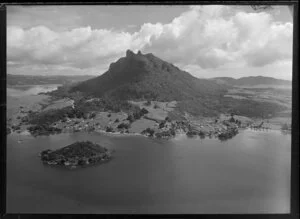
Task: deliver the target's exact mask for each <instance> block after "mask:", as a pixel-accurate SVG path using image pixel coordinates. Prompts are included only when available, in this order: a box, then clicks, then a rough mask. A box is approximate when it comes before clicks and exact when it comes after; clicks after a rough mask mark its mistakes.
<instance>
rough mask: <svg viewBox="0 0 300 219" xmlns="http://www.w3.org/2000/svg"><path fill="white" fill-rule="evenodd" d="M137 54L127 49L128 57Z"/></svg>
mask: <svg viewBox="0 0 300 219" xmlns="http://www.w3.org/2000/svg"><path fill="white" fill-rule="evenodd" d="M134 55H135V54H134V52H132V51H131V50H130V49H128V50H127V51H126V57H133V56H134Z"/></svg>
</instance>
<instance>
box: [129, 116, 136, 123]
mask: <svg viewBox="0 0 300 219" xmlns="http://www.w3.org/2000/svg"><path fill="white" fill-rule="evenodd" d="M127 120H128V121H129V122H131V123H132V122H134V120H135V119H134V117H133V115H131V114H130V115H128V117H127Z"/></svg>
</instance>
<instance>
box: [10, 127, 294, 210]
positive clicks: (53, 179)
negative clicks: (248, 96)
mask: <svg viewBox="0 0 300 219" xmlns="http://www.w3.org/2000/svg"><path fill="white" fill-rule="evenodd" d="M20 139H23V141H22V142H21V143H18V140H20ZM77 140H91V141H94V142H97V143H99V144H101V145H103V146H106V147H107V148H109V149H115V150H116V153H115V154H114V159H113V160H111V161H110V162H108V163H106V164H102V165H98V166H94V167H89V168H81V169H75V170H65V169H60V168H55V167H54V168H53V167H49V166H45V165H43V164H42V162H41V161H40V160H39V157H38V154H39V152H40V151H42V150H45V149H48V148H50V149H56V148H60V147H63V146H66V145H67V144H70V143H73V142H75V141H77ZM7 143H8V144H7V166H8V167H7V211H8V212H9V213H26V212H29V213H34V212H36V213H51V212H52V213H54V212H55V213H288V212H289V205H290V201H289V196H290V156H291V147H290V144H291V136H290V135H283V134H281V133H280V132H279V131H268V132H262V131H261V132H259V131H256V132H255V131H250V130H245V131H242V132H241V133H240V134H238V135H237V136H236V137H235V138H233V139H231V140H228V141H226V142H220V141H219V140H217V139H204V140H200V139H188V138H186V137H178V138H176V139H174V140H171V141H165V140H155V139H149V138H144V137H110V136H104V135H101V134H98V133H93V134H87V133H74V134H60V135H55V136H49V137H45V136H44V137H38V138H33V137H31V136H21V135H9V136H8V139H7Z"/></svg>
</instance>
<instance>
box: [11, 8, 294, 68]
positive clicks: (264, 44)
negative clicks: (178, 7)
mask: <svg viewBox="0 0 300 219" xmlns="http://www.w3.org/2000/svg"><path fill="white" fill-rule="evenodd" d="M22 10H24V9H22ZM12 16H13V15H11V16H10V17H12ZM272 16H273V15H271V14H270V13H268V12H259V13H250V12H245V11H238V10H232V8H231V7H230V6H218V5H215V6H213V5H209V6H191V7H190V8H189V9H188V10H187V11H186V12H184V13H182V14H181V15H179V16H178V17H176V18H174V19H173V20H172V21H171V22H170V23H165V24H163V23H155V24H152V23H144V24H143V25H142V26H141V27H140V29H139V30H137V31H136V32H134V33H130V32H126V31H120V30H119V31H118V30H115V29H93V28H91V27H90V26H83V27H76V28H72V29H68V30H54V29H51V27H49V26H47V25H37V26H34V27H30V28H22V27H20V26H16V25H14V26H12V25H9V26H8V29H7V58H8V62H9V63H10V65H12V66H13V65H24V66H25V65H26V66H30V65H33V66H37V65H48V66H51V65H52V66H56V67H57V66H61V69H63V68H67V69H68V70H70V69H77V70H78V71H80V69H81V70H82V71H83V72H87V69H89V70H91V69H93V71H94V70H95V69H97V67H98V69H103V66H107V67H108V66H109V63H110V62H112V61H115V60H116V59H118V58H119V57H121V56H123V55H124V54H125V51H126V50H127V49H132V50H134V51H137V50H142V52H152V53H154V54H155V55H157V56H159V57H160V58H162V59H165V60H167V61H170V62H173V63H174V64H178V65H180V66H182V67H183V68H184V67H187V68H189V67H188V66H193V68H190V69H193V70H197V69H198V70H199V69H200V70H201V72H203V71H205V70H207V71H211V70H219V69H222V67H224V66H231V67H232V68H234V67H239V68H241V67H249V68H251V67H264V66H268V65H271V64H274V63H277V62H280V61H290V60H291V58H292V35H293V25H292V23H289V22H285V23H283V22H278V21H274V19H273V17H272ZM131 25H134V24H131ZM62 66H63V67H62ZM49 69H56V68H54V67H49ZM77 70H76V71H77ZM99 73H102V72H99Z"/></svg>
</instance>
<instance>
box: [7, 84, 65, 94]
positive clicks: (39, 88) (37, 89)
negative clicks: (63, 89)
mask: <svg viewBox="0 0 300 219" xmlns="http://www.w3.org/2000/svg"><path fill="white" fill-rule="evenodd" d="M58 86H60V84H41V85H16V86H11V87H8V88H7V94H8V95H9V96H11V97H22V96H29V95H37V94H38V93H41V92H50V91H53V90H56V89H57V87H58Z"/></svg>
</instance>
